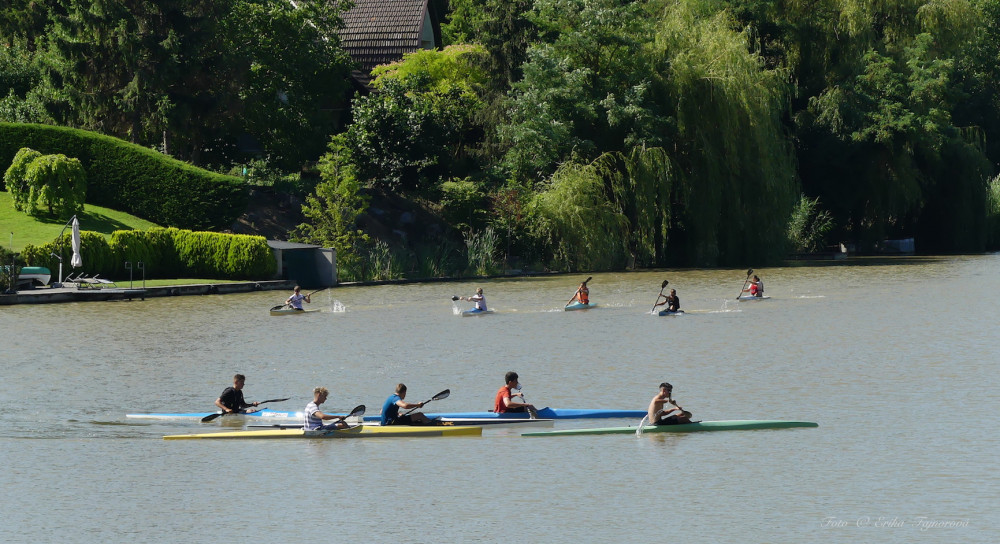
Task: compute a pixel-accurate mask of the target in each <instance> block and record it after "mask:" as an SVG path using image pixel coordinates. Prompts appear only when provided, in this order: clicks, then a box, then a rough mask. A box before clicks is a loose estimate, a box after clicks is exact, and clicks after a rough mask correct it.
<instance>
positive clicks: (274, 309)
mask: <svg viewBox="0 0 1000 544" xmlns="http://www.w3.org/2000/svg"><path fill="white" fill-rule="evenodd" d="M284 307H285V305H284V304H282V305H281V306H274V307H273V308H271V311H272V312H273V311H276V310H280V309H282V308H284Z"/></svg>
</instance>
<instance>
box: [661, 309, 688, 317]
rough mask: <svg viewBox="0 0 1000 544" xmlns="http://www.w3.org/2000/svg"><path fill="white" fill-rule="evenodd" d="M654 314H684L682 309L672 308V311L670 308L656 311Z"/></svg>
mask: <svg viewBox="0 0 1000 544" xmlns="http://www.w3.org/2000/svg"><path fill="white" fill-rule="evenodd" d="M656 315H658V316H660V317H663V316H669V315H674V316H681V315H684V310H673V311H671V310H660V311H659V312H656Z"/></svg>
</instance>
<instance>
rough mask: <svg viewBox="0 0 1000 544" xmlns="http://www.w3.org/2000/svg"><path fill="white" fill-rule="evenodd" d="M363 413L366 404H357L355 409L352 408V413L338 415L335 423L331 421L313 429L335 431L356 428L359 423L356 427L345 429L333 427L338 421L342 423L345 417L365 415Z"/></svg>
mask: <svg viewBox="0 0 1000 544" xmlns="http://www.w3.org/2000/svg"><path fill="white" fill-rule="evenodd" d="M363 415H365V405H364V404H359V405H357V406H355V407H354V409H353V410H351V413H349V414H347V415H345V416H337V419H336V421H334V422H333V423H330V424H328V425H323V426H322V427H320V428H318V429H313V430H314V431H327V432H333V431H346V430H347V429H354V428H356V427H357V425H355V426H354V427H344V428H343V429H338V428H336V427H333V425H336V424H337V423H340V422H341V421H344V420H345V419H347V418H349V417H358V416H363ZM362 425H363V423H362ZM324 434H325V433H324Z"/></svg>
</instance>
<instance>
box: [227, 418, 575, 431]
mask: <svg viewBox="0 0 1000 544" xmlns="http://www.w3.org/2000/svg"><path fill="white" fill-rule="evenodd" d="M437 421H440V422H441V423H444V424H445V425H440V426H442V427H465V426H471V425H478V426H490V427H502V426H508V425H516V426H518V427H552V426H553V425H555V421H556V420H554V419H509V418H495V417H494V418H488V417H441V418H437ZM365 425H373V426H380V425H379V423H378V422H377V421H375V422H367V421H366V422H365ZM433 426H434V425H393V427H433ZM301 427H302V424H301V423H253V424H250V425H247V428H250V429H295V428H301Z"/></svg>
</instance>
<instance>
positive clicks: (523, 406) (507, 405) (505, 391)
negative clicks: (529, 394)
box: [493, 371, 535, 414]
mask: <svg viewBox="0 0 1000 544" xmlns="http://www.w3.org/2000/svg"><path fill="white" fill-rule="evenodd" d="M504 381H505V382H507V383H506V384H504V386H503V387H501V388H500V389H499V390H498V391H497V396H496V398H495V399H494V401H493V411H494V412H496V413H498V414H503V413H507V412H514V413H517V412H529V413H531V412H534V410H535V406H534V405H532V404H528V403H526V402H524V393H521V384H520V383H519V382H518V376H517V372H514V371H511V372H508V373H507V374H505V375H504ZM512 397H521V402H514V401H513V400H512Z"/></svg>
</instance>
